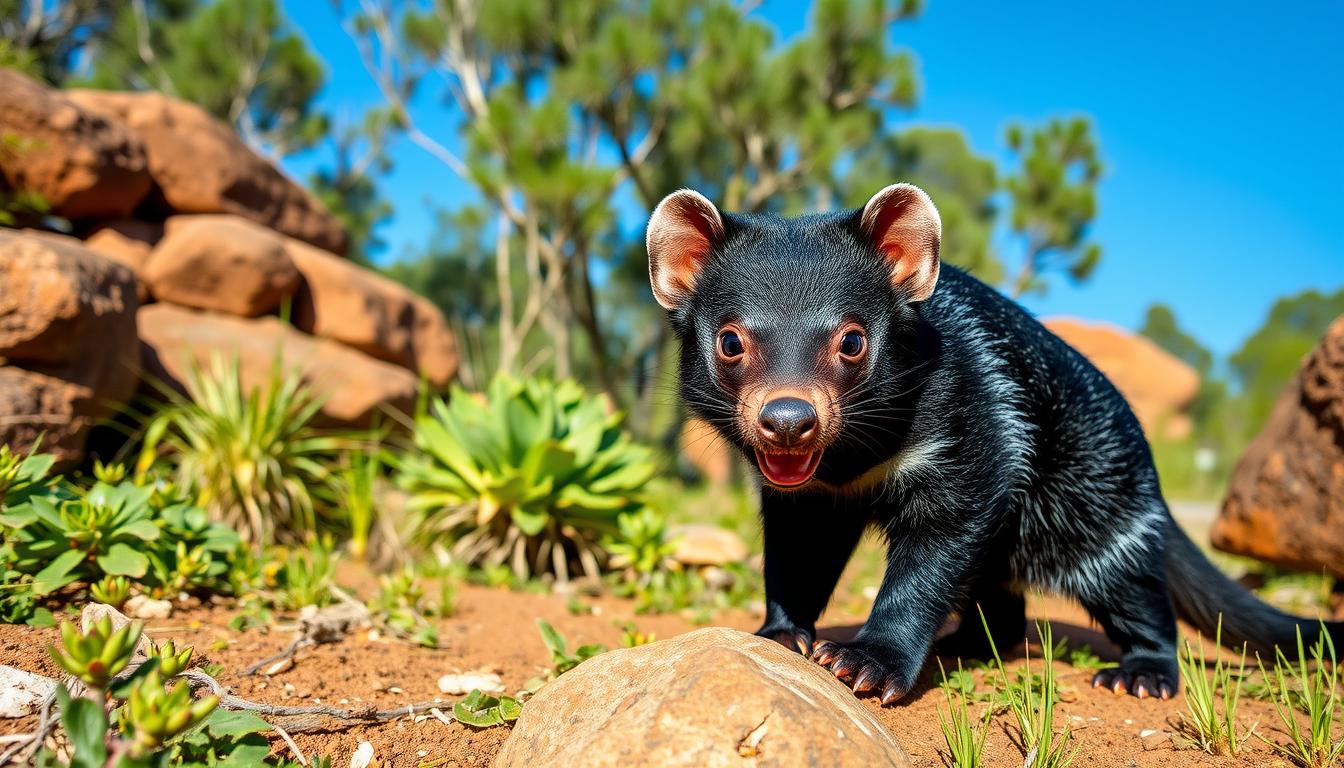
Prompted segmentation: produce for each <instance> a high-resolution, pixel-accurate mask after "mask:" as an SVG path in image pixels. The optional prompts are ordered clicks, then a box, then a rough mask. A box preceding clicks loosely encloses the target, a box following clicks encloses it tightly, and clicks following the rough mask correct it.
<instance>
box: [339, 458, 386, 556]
mask: <svg viewBox="0 0 1344 768" xmlns="http://www.w3.org/2000/svg"><path fill="white" fill-rule="evenodd" d="M382 471H383V457H382V453H381V452H380V451H350V452H348V453H346V455H345V456H344V458H343V459H342V462H341V466H340V468H339V469H338V470H337V471H336V474H335V476H334V477H333V478H332V480H333V482H332V486H333V488H334V489H335V492H336V507H337V509H338V510H339V511H340V514H342V515H344V517H345V520H346V522H347V523H348V524H349V526H350V543H349V547H348V548H349V551H350V554H351V555H352V556H354V557H355V558H356V559H358V560H363V559H364V558H365V556H367V555H368V552H369V532H370V530H371V529H372V528H373V521H374V517H375V516H376V515H377V512H378V507H377V498H376V495H375V494H376V490H377V483H378V478H379V476H380V475H381V474H382Z"/></svg>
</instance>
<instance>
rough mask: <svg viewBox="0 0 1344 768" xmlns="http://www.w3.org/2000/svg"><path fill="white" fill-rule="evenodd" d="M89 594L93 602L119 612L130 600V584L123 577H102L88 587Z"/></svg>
mask: <svg viewBox="0 0 1344 768" xmlns="http://www.w3.org/2000/svg"><path fill="white" fill-rule="evenodd" d="M89 594H90V595H91V596H92V597H93V599H94V600H97V601H98V602H100V603H106V604H107V605H110V606H112V607H113V608H116V609H118V610H120V609H121V607H122V606H123V605H125V604H126V601H127V600H129V599H131V582H130V580H128V579H127V578H126V577H125V576H104V577H103V578H102V580H100V581H95V582H94V583H92V584H90V585H89Z"/></svg>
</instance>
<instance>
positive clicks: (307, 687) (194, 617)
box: [0, 582, 1281, 768]
mask: <svg viewBox="0 0 1344 768" xmlns="http://www.w3.org/2000/svg"><path fill="white" fill-rule="evenodd" d="M370 583H371V582H370ZM566 602H567V601H566V599H565V598H563V597H560V596H557V595H536V594H528V593H523V592H511V591H507V590H503V589H490V588H486V587H477V586H463V588H462V589H461V592H460V594H459V599H458V607H457V611H456V613H455V614H454V615H453V616H452V617H451V618H448V619H444V620H442V621H441V622H440V626H439V630H440V635H439V637H440V647H439V648H437V649H427V648H421V647H418V646H414V645H411V644H409V643H406V642H402V641H398V640H391V639H385V638H377V637H374V638H370V636H369V634H368V633H367V632H363V631H361V632H357V633H354V634H352V635H349V636H347V637H346V638H345V639H344V640H343V641H341V642H338V643H333V644H329V645H321V646H317V647H314V648H310V649H307V650H303V651H300V652H299V653H298V655H297V656H296V657H295V664H294V665H293V667H292V668H290V669H288V670H286V671H284V672H282V673H279V674H276V675H274V676H270V677H266V676H262V675H257V676H252V677H242V676H239V675H238V670H241V669H243V668H245V667H247V666H248V665H250V664H252V663H254V662H256V661H257V660H259V659H262V658H265V657H267V656H270V655H273V654H276V653H278V652H279V651H281V650H282V649H284V648H285V646H286V645H287V644H289V642H290V641H291V640H292V639H293V637H294V635H293V633H292V632H289V631H285V628H284V624H283V623H282V624H280V626H278V627H275V628H273V629H271V630H270V631H266V632H263V631H260V630H255V629H254V630H251V631H247V632H236V631H233V630H231V629H230V628H229V627H228V622H229V619H230V618H232V617H233V615H234V614H235V609H234V608H233V607H232V606H230V605H225V604H222V605H217V606H207V607H198V608H193V609H188V610H183V611H180V612H179V613H177V614H176V615H174V616H173V617H172V618H171V619H167V620H162V621H153V622H150V623H149V625H148V626H147V632H148V633H149V634H150V635H151V636H152V637H153V638H155V639H156V640H158V641H162V640H164V639H168V638H172V639H173V640H174V641H176V642H177V643H179V647H180V645H181V644H189V645H194V646H195V647H196V649H197V651H198V653H199V654H200V655H201V656H202V657H203V661H204V662H205V663H209V664H218V665H219V666H220V668H221V671H219V673H218V679H219V680H220V682H221V683H223V684H224V685H226V686H228V687H229V688H230V689H231V691H232V692H233V693H234V694H235V695H237V696H240V697H243V698H245V699H250V700H253V701H258V702H265V703H270V704H279V705H291V706H295V705H311V704H315V703H316V704H328V705H333V706H340V707H343V708H359V707H365V706H373V707H376V708H378V709H388V708H394V707H398V706H405V705H408V704H411V703H415V702H423V701H426V700H432V699H435V698H436V697H438V698H442V699H443V700H444V704H445V706H444V711H445V712H447V711H448V710H450V709H451V705H452V701H453V700H455V698H456V697H453V696H447V695H445V694H442V693H440V692H439V690H438V687H437V681H438V678H439V677H440V676H441V675H444V674H446V673H449V672H455V671H466V670H475V669H490V670H493V671H496V672H498V673H499V674H500V675H501V676H502V678H503V680H504V683H505V685H506V686H507V688H508V690H509V691H510V692H512V691H516V690H519V689H521V688H522V687H523V685H524V684H525V682H526V681H527V680H528V679H529V678H531V677H532V676H534V675H536V674H537V673H538V671H540V670H542V669H544V668H546V667H547V666H548V665H549V663H550V656H549V651H548V650H547V649H546V647H545V646H544V645H543V644H542V641H541V638H540V636H539V634H538V632H537V628H536V620H537V619H538V618H542V619H545V620H546V621H548V622H550V623H551V624H553V625H554V626H555V627H556V628H557V629H558V630H559V631H560V632H561V633H563V634H564V635H565V636H566V637H567V639H568V640H569V642H570V645H571V648H572V647H573V646H575V645H578V644H580V643H601V644H604V645H606V646H608V647H617V646H619V645H620V641H621V628H620V627H619V626H618V622H623V621H634V622H635V624H636V625H637V626H638V628H639V629H640V630H641V631H644V632H652V633H655V634H656V635H657V636H658V637H659V638H666V637H671V636H673V635H677V634H680V633H682V632H686V631H690V630H692V629H694V628H695V625H694V624H692V623H691V622H690V621H689V620H688V619H687V618H684V617H681V616H676V615H667V616H637V615H635V614H634V610H633V603H632V602H630V601H625V600H619V599H615V598H607V597H603V598H595V599H592V600H587V601H585V602H587V603H589V604H591V605H592V606H594V608H595V612H594V613H591V614H581V615H574V614H572V613H571V612H570V610H569V609H568V607H567V605H566ZM1030 609H1031V613H1032V616H1033V617H1035V618H1038V619H1040V618H1048V619H1050V620H1051V621H1052V623H1053V625H1054V628H1055V634H1056V636H1057V637H1058V636H1063V637H1066V638H1068V640H1069V641H1070V643H1072V644H1075V645H1076V644H1082V643H1086V644H1088V645H1090V646H1091V647H1092V649H1093V650H1094V651H1095V653H1096V654H1097V655H1098V656H1100V657H1101V658H1102V659H1103V660H1106V659H1112V660H1113V659H1115V658H1116V656H1117V654H1116V652H1115V649H1114V648H1113V647H1111V646H1110V644H1109V643H1107V642H1106V640H1105V637H1104V636H1103V635H1102V634H1101V633H1100V632H1099V631H1098V630H1097V628H1096V627H1095V626H1094V625H1092V624H1091V622H1090V621H1089V620H1088V619H1087V617H1086V615H1085V614H1084V613H1083V612H1082V610H1081V609H1080V608H1078V607H1076V606H1074V605H1073V604H1071V603H1068V602H1066V601H1062V600H1054V599H1038V600H1034V601H1032V603H1031V605H1030ZM832 613H833V615H828V616H827V617H826V619H827V620H826V621H825V622H823V623H824V624H825V626H826V629H825V630H824V631H823V636H827V637H840V638H843V637H845V636H847V635H848V634H850V633H852V632H853V631H854V629H856V628H857V626H858V624H859V622H860V621H861V619H862V617H861V616H856V615H844V614H842V613H840V612H835V611H833V612H832ZM714 623H715V624H718V625H722V626H729V627H734V628H738V629H743V630H748V631H750V630H752V629H754V628H755V627H756V625H757V623H758V618H757V617H755V616H753V615H751V614H750V613H748V612H730V613H723V614H720V615H718V616H716V618H715V622H714ZM56 639H57V632H56V630H51V629H33V628H30V627H22V626H0V664H8V665H11V666H16V667H18V668H20V669H25V670H29V671H33V672H38V673H41V674H46V675H51V676H55V675H56V674H57V671H58V670H57V668H56V666H55V664H54V663H52V662H51V661H50V659H49V658H48V657H47V654H46V651H45V648H46V646H47V645H48V644H50V643H52V642H54V641H55V640H56ZM1038 652H1039V649H1035V648H1034V649H1033V654H1032V655H1033V657H1034V658H1035V657H1036V656H1037V654H1038ZM1020 653H1021V649H1020V648H1019V649H1016V651H1015V653H1014V654H1013V657H1014V660H1013V661H1009V665H1010V667H1011V666H1013V665H1014V664H1015V663H1018V662H1017V660H1019V659H1020ZM953 663H955V662H953ZM1057 669H1058V672H1059V677H1060V682H1061V685H1062V686H1063V687H1064V688H1065V689H1066V690H1065V693H1064V699H1065V700H1064V701H1063V702H1062V703H1061V705H1060V710H1059V711H1060V714H1059V715H1058V716H1057V719H1058V721H1060V722H1068V723H1069V724H1070V725H1071V726H1072V727H1073V728H1074V729H1075V730H1076V731H1077V734H1078V741H1079V744H1080V747H1081V751H1080V753H1079V757H1078V760H1077V762H1076V763H1075V765H1078V766H1086V767H1087V768H1131V767H1134V766H1138V767H1141V768H1148V767H1152V768H1158V767H1162V766H1178V767H1182V768H1183V767H1185V766H1245V767H1246V768H1252V767H1253V766H1254V767H1258V766H1269V765H1275V764H1277V763H1279V762H1280V761H1279V759H1278V758H1277V757H1275V756H1274V755H1273V753H1272V752H1271V751H1270V750H1269V748H1268V747H1267V746H1265V745H1264V744H1263V743H1261V742H1260V741H1259V740H1258V739H1254V738H1253V739H1251V740H1250V741H1249V742H1248V743H1247V744H1246V747H1245V750H1244V753H1243V754H1242V755H1240V756H1238V757H1214V756H1211V755H1207V754H1205V753H1203V752H1200V751H1198V750H1195V749H1191V748H1181V747H1180V746H1179V745H1178V744H1177V743H1176V742H1174V741H1173V740H1172V739H1171V738H1169V735H1170V734H1172V733H1173V732H1174V731H1175V730H1176V728H1175V726H1176V724H1177V723H1179V721H1180V717H1181V713H1182V712H1183V711H1184V710H1185V699H1184V698H1183V697H1177V698H1176V699H1174V700H1172V701H1167V702H1162V701H1156V700H1151V699H1150V700H1145V701H1140V700H1138V699H1135V698H1133V697H1130V696H1115V695H1113V694H1111V693H1109V692H1106V691H1099V690H1094V689H1092V688H1090V687H1089V680H1090V677H1091V672H1090V671H1087V670H1082V669H1075V668H1073V667H1070V666H1069V665H1067V664H1063V663H1061V664H1059V665H1057ZM935 670H936V665H935V666H934V667H933V668H932V669H926V672H925V675H924V677H923V679H922V680H921V684H920V687H919V688H918V689H917V690H916V691H915V692H914V693H913V694H912V695H911V696H910V697H908V698H907V699H906V700H905V701H903V702H901V703H899V704H898V705H895V706H891V707H886V708H882V707H880V706H879V705H878V702H877V699H875V698H873V697H865V698H864V699H863V701H864V703H865V706H868V707H869V708H870V709H871V710H872V711H873V712H874V713H875V715H876V716H877V718H878V719H879V720H880V721H881V722H882V723H883V724H884V725H886V726H887V727H888V728H890V729H891V730H892V732H893V733H894V734H895V735H896V737H897V739H898V740H899V741H900V743H901V744H902V745H903V746H904V747H905V748H906V750H907V751H908V752H909V753H910V755H911V756H912V758H913V759H914V763H915V765H917V766H930V767H932V766H941V765H943V760H942V756H941V751H942V749H943V742H942V736H941V733H940V731H939V728H938V715H937V712H938V709H939V707H940V706H941V705H942V702H943V694H942V691H941V689H939V688H938V687H937V686H936V685H935V684H934V680H935V678H936V676H937V673H936V671H935ZM982 687H983V686H982ZM1242 709H1243V713H1242V719H1243V721H1244V725H1245V726H1246V727H1249V726H1250V725H1251V724H1252V723H1254V722H1257V721H1258V723H1259V725H1258V731H1259V732H1260V733H1263V734H1265V735H1266V736H1267V737H1269V738H1278V737H1279V736H1281V733H1280V732H1279V731H1278V730H1277V727H1276V726H1277V723H1278V721H1277V719H1276V717H1275V715H1274V712H1273V709H1272V707H1271V706H1270V705H1269V704H1266V703H1263V702H1259V701H1255V700H1252V699H1249V698H1244V699H1243V703H1242ZM1009 719H1010V718H1009V716H1007V715H1001V716H999V717H997V718H995V720H994V722H993V725H992V728H991V732H990V736H989V741H988V746H987V753H988V759H987V761H986V765H988V766H995V767H999V766H1002V767H1003V768H1009V767H1010V766H1011V767H1012V768H1017V766H1020V765H1021V764H1022V757H1021V755H1020V753H1019V752H1018V750H1017V748H1016V747H1015V746H1013V744H1012V743H1011V740H1010V737H1009V733H1010V730H1011V729H1010V728H1009V727H1008V725H1007V724H1008V721H1009ZM33 725H34V722H33V719H20V720H8V721H0V733H5V734H8V733H18V732H22V731H25V730H30V729H31V728H32V727H33ZM308 725H309V726H313V725H316V727H309V728H307V729H303V730H298V731H297V732H295V731H294V729H291V731H292V735H293V737H294V740H295V741H296V742H297V744H298V745H299V747H300V748H301V749H302V750H303V751H304V752H305V753H307V754H309V755H312V754H314V753H318V754H323V755H327V756H330V757H331V758H332V760H333V763H332V764H333V765H334V766H340V767H342V768H343V766H346V765H348V764H349V760H350V756H351V754H352V753H353V752H354V750H355V748H356V747H357V746H358V744H359V742H361V741H364V740H367V741H369V742H371V743H372V744H373V747H374V752H375V755H376V757H377V759H378V760H380V761H381V764H382V765H383V766H412V767H414V766H422V765H424V766H436V767H438V766H486V765H489V763H490V761H491V759H492V758H493V757H494V755H495V754H496V753H497V752H498V751H499V749H500V745H501V744H502V743H503V741H504V740H505V739H506V738H507V737H508V734H509V729H508V727H496V728H490V729H484V730H476V729H472V728H468V727H466V726H463V725H461V724H459V723H456V722H452V723H447V724H445V723H444V722H442V721H440V720H439V719H437V718H435V717H432V716H421V717H418V718H411V717H403V718H399V719H397V720H394V721H391V722H387V723H382V724H374V725H360V724H356V725H352V724H350V723H345V722H342V721H338V720H333V719H325V720H322V721H320V722H318V723H309V724H308ZM274 749H275V750H276V751H277V752H280V751H284V750H285V749H286V748H285V746H284V744H283V743H282V742H280V741H279V740H278V739H276V740H275V741H274Z"/></svg>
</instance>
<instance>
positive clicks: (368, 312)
mask: <svg viewBox="0 0 1344 768" xmlns="http://www.w3.org/2000/svg"><path fill="white" fill-rule="evenodd" d="M288 250H289V254H290V257H291V258H292V259H293V260H294V264H295V265H296V266H297V267H298V269H299V272H301V273H303V285H302V287H300V289H299V292H298V295H297V296H295V298H294V325H295V326H297V327H298V328H300V329H302V330H304V331H307V332H308V333H311V334H313V335H315V336H322V337H324V338H328V339H333V340H335V341H339V342H341V343H342V344H345V345H346V346H350V347H354V348H355V349H358V350H359V351H361V352H363V353H365V354H367V355H370V356H372V357H376V358H378V359H379V360H386V361H387V362H389V363H396V364H397V365H400V366H401V367H403V368H407V369H410V370H412V371H416V372H417V373H420V374H422V375H423V376H425V378H426V379H427V380H428V381H429V383H430V384H431V385H432V386H435V387H445V386H447V385H448V384H449V383H450V382H451V381H452V380H453V377H454V376H455V375H456V374H457V343H456V342H455V341H454V339H453V334H452V331H451V330H450V329H449V328H448V323H447V321H446V320H444V318H443V314H442V313H441V312H439V310H438V308H437V307H435V306H434V305H433V304H432V303H431V302H429V301H428V300H427V299H425V298H423V297H421V296H417V295H416V294H415V293H412V292H411V291H410V290H409V289H408V288H406V287H405V286H403V285H401V284H400V283H398V282H396V281H395V280H391V279H389V278H386V277H383V276H382V275H380V274H378V273H376V272H373V271H370V270H367V269H364V268H363V267H361V266H359V265H357V264H353V263H351V262H349V261H346V260H344V259H338V258H336V257H334V256H332V255H331V254H329V253H326V252H325V251H322V250H319V249H317V248H313V247H312V246H310V245H307V244H305V243H301V242H297V241H293V240H291V241H290V242H289V244H288Z"/></svg>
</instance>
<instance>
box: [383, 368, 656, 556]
mask: <svg viewBox="0 0 1344 768" xmlns="http://www.w3.org/2000/svg"><path fill="white" fill-rule="evenodd" d="M622 418H623V416H622V414H620V413H609V412H608V408H607V403H606V402H605V401H604V400H603V399H601V398H597V397H589V396H586V395H585V393H584V391H583V389H582V387H580V386H579V385H578V384H577V383H575V382H574V381H569V380H566V381H561V382H558V383H552V382H549V381H545V380H516V379H513V378H510V377H506V376H500V377H497V378H496V379H495V380H494V381H493V382H491V384H490V387H489V391H488V393H487V396H486V397H485V399H484V401H482V400H479V399H477V398H475V397H473V396H472V395H471V394H469V393H467V392H465V391H463V390H461V389H455V390H454V391H453V392H452V397H451V399H450V400H449V401H447V402H444V401H442V400H436V401H434V402H433V403H432V404H431V406H430V408H429V412H428V413H426V414H424V415H422V416H421V417H420V418H418V419H417V420H416V425H415V426H416V428H415V448H416V450H415V451H414V452H412V453H411V454H410V455H408V456H407V457H405V458H404V459H403V460H402V461H401V466H400V471H399V483H400V485H401V486H402V488H404V489H405V490H406V491H408V492H409V493H410V500H409V502H408V507H409V509H411V510H412V511H413V512H414V513H416V515H417V535H418V538H419V539H420V540H422V541H436V542H437V541H444V542H447V544H448V546H449V547H450V553H451V554H452V555H453V556H454V557H455V558H456V559H458V560H461V561H463V562H467V563H471V564H477V565H486V566H489V565H499V564H503V563H508V564H509V566H510V567H511V568H512V569H513V571H514V573H515V574H517V575H518V576H519V577H528V576H536V575H540V574H543V573H554V574H555V576H556V578H557V579H559V580H561V581H564V580H567V579H568V578H569V576H570V574H571V573H573V572H574V571H576V570H581V571H582V572H583V573H584V574H586V575H588V576H597V575H598V574H599V573H600V572H601V570H602V568H603V566H604V565H605V560H606V555H605V553H604V552H603V551H602V549H601V548H600V546H599V542H600V541H601V538H602V536H603V535H607V534H614V533H616V532H617V525H618V523H617V521H618V518H619V517H620V515H622V514H625V513H630V512H636V511H638V510H639V509H640V508H641V507H643V499H642V491H643V489H644V486H645V484H646V483H647V482H648V480H649V478H650V477H651V476H652V475H653V472H654V469H655V465H654V461H653V458H652V452H651V451H650V450H649V449H648V448H646V447H644V446H641V445H637V444H635V443H634V442H633V441H632V440H631V438H630V436H629V435H628V434H626V433H625V432H624V431H622V429H621V422H622Z"/></svg>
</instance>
